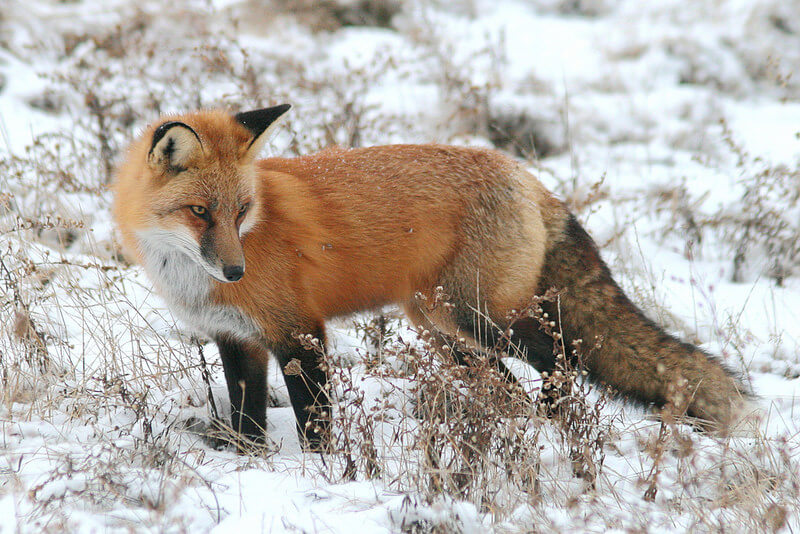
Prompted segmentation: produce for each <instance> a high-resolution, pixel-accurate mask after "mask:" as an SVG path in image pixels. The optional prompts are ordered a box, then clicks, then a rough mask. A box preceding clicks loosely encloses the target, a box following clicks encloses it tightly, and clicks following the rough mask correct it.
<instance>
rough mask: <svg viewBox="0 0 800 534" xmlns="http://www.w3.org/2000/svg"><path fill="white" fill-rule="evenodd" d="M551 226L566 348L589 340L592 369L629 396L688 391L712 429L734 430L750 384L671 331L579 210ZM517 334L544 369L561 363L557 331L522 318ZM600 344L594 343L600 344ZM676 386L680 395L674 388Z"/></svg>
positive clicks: (651, 399)
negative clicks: (633, 294) (626, 287)
mask: <svg viewBox="0 0 800 534" xmlns="http://www.w3.org/2000/svg"><path fill="white" fill-rule="evenodd" d="M562 224H563V226H562V227H561V228H551V229H549V231H550V235H549V238H550V239H549V244H548V250H547V253H546V258H545V265H544V269H543V273H542V278H541V281H540V285H539V294H544V293H545V292H546V291H547V290H549V289H551V288H555V289H556V290H558V291H559V292H560V294H559V297H558V302H557V303H555V302H549V303H545V304H544V305H543V308H544V309H545V311H548V312H549V316H550V318H552V319H553V320H555V321H557V323H560V324H557V326H556V331H558V328H559V327H560V331H561V333H562V335H563V339H564V342H565V347H566V352H567V354H568V355H569V354H570V353H571V347H572V342H573V341H574V340H578V339H581V340H583V343H582V348H583V349H584V350H583V352H584V354H583V356H582V361H581V364H582V365H583V367H584V368H585V369H586V370H587V371H588V372H589V376H590V377H591V378H593V379H595V380H597V381H599V382H600V383H603V384H606V385H608V386H611V387H612V388H614V389H615V390H616V391H617V392H619V394H620V395H622V396H623V397H625V398H627V399H631V400H635V401H639V402H641V403H643V404H646V405H651V404H652V405H655V406H657V407H661V406H664V405H665V404H666V403H668V402H670V401H675V400H676V399H674V398H671V397H673V396H674V392H675V391H676V390H675V388H676V384H679V381H680V380H681V379H684V380H685V381H686V382H684V383H683V387H682V388H681V387H680V386H678V387H679V389H678V390H677V392H678V393H679V394H682V395H685V399H686V401H685V404H684V406H686V413H687V415H689V416H691V417H694V418H697V420H698V421H699V425H700V426H701V427H703V428H707V429H722V430H724V429H726V428H728V427H729V426H730V425H731V424H733V423H734V422H735V419H736V418H737V417H738V416H739V413H738V412H739V411H740V408H741V407H742V406H743V403H744V400H745V399H746V398H747V397H748V393H747V391H746V388H745V387H744V386H743V385H742V384H741V383H740V382H739V381H737V380H736V379H735V378H734V377H733V376H732V374H731V372H729V371H728V370H727V369H726V368H725V367H724V366H723V365H722V364H720V363H719V362H718V361H716V360H715V359H714V358H713V357H711V356H710V355H708V354H707V353H705V352H703V351H702V350H700V349H698V348H697V347H695V346H694V345H691V344H689V343H685V342H682V341H680V340H679V339H677V338H675V337H673V336H671V335H669V334H667V333H666V332H664V331H663V330H662V329H661V328H660V327H659V326H658V325H656V324H655V323H654V322H653V321H651V320H650V319H648V318H647V317H645V316H644V314H643V313H642V312H641V311H640V310H639V309H638V308H637V307H636V306H635V305H634V304H633V303H632V302H631V301H630V300H629V299H628V298H627V297H626V296H625V294H624V293H623V292H622V290H621V289H620V288H619V286H618V285H617V284H616V282H614V280H613V279H612V278H611V273H610V271H609V269H608V267H607V266H606V265H605V263H604V262H603V260H602V259H601V257H600V253H599V252H598V250H597V247H596V246H595V244H594V242H593V241H592V239H591V237H589V235H588V234H587V233H586V231H584V229H583V228H582V227H581V225H580V224H579V223H578V221H577V220H576V219H575V217H574V216H573V215H572V214H569V215H568V217H566V218H565V219H564V220H563V222H562ZM514 331H515V337H516V338H517V341H519V342H520V344H521V345H522V346H523V347H525V348H527V350H528V355H529V359H530V360H531V363H532V364H534V366H536V367H537V368H538V369H539V370H540V371H542V370H551V369H552V368H553V367H554V365H555V361H554V357H553V338H552V337H550V336H548V335H547V334H545V333H544V332H543V331H541V330H540V328H539V322H538V321H537V320H535V319H524V320H522V321H518V322H517V323H515V324H514ZM595 346H596V348H593V347H595ZM670 391H672V392H673V394H672V395H671V394H670Z"/></svg>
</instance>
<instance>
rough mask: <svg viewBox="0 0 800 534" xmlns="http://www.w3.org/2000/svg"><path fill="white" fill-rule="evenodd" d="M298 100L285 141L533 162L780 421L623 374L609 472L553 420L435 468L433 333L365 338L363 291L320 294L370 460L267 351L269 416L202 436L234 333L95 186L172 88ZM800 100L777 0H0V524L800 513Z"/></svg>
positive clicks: (757, 525)
mask: <svg viewBox="0 0 800 534" xmlns="http://www.w3.org/2000/svg"><path fill="white" fill-rule="evenodd" d="M283 102H289V103H291V104H293V106H294V108H293V110H292V111H291V116H290V117H289V119H288V120H287V122H286V123H285V126H284V128H283V130H282V131H281V132H280V133H279V134H278V135H277V136H276V138H275V140H274V142H273V143H272V145H271V146H270V148H269V151H270V152H271V153H272V154H274V155H287V156H291V155H297V154H304V153H308V152H311V151H314V150H317V149H319V148H321V147H324V146H327V145H329V144H334V143H335V144H341V145H345V146H369V145H375V144H388V143H395V142H443V143H453V144H461V145H479V146H495V147H497V148H500V149H502V150H505V151H507V152H509V153H511V154H512V155H514V156H515V157H517V158H519V159H520V161H524V162H526V164H527V165H528V166H529V168H530V169H531V171H532V172H534V173H536V174H537V175H538V176H539V177H540V179H541V180H542V181H543V182H544V183H545V184H546V185H547V186H548V187H549V188H550V189H552V190H553V191H555V192H556V193H557V194H558V195H559V196H560V197H561V198H563V199H565V200H567V201H568V202H569V204H570V206H571V207H572V209H573V210H574V211H575V212H576V214H577V215H578V217H579V219H580V220H581V222H582V223H583V224H585V226H586V227H587V228H588V230H589V232H590V233H591V234H592V235H593V237H594V238H595V240H596V241H597V243H598V245H599V246H600V247H601V249H602V252H603V255H604V258H605V259H606V261H607V262H608V263H609V265H610V266H611V268H612V271H613V272H614V275H615V278H616V279H617V280H618V281H619V283H620V284H621V285H622V287H623V288H625V290H626V292H628V294H629V295H630V296H631V297H632V298H633V299H634V300H635V301H636V302H637V303H638V304H639V305H640V306H641V307H642V308H643V309H644V310H645V312H646V313H647V314H648V315H649V316H651V317H653V318H654V319H655V320H657V321H659V322H660V323H661V324H663V325H664V326H665V327H666V329H667V330H669V331H670V332H672V333H675V334H676V335H679V336H681V337H682V338H684V339H686V340H689V341H691V342H694V343H697V344H700V345H701V346H702V347H703V348H705V349H707V350H708V351H710V352H712V353H715V354H718V355H720V358H721V359H722V360H723V361H724V362H725V363H726V364H727V365H728V366H729V367H731V368H732V369H734V370H736V371H739V372H742V373H743V374H744V376H746V377H747V378H746V380H747V382H748V383H749V384H750V385H751V387H752V389H753V390H754V391H755V392H756V394H757V395H758V397H759V402H760V404H761V406H762V407H763V411H764V414H765V417H764V421H763V423H762V425H761V428H760V429H758V431H756V432H754V433H752V434H750V435H746V436H737V437H734V438H732V439H722V438H719V437H714V436H707V435H702V434H698V433H696V432H693V431H692V430H691V429H690V428H689V427H687V426H684V425H680V424H678V425H674V424H673V425H666V426H664V427H662V426H661V424H660V423H659V422H658V421H657V420H654V419H653V418H652V417H651V416H650V415H648V414H647V413H646V412H645V411H644V410H641V409H639V408H636V407H631V406H625V405H623V404H621V403H618V402H616V401H607V402H606V403H605V404H604V405H602V406H601V407H599V408H597V410H594V411H592V410H591V409H590V410H589V412H590V413H591V414H593V415H592V417H593V419H592V420H591V425H592V429H594V430H593V431H594V432H595V434H593V435H597V434H596V433H597V432H600V433H601V434H602V435H603V439H602V440H601V441H599V442H596V443H595V445H594V448H593V449H591V454H590V455H589V456H591V458H590V460H591V461H590V463H592V465H594V466H595V468H596V473H595V476H594V481H593V482H590V481H588V480H586V479H581V478H578V477H577V476H576V475H575V471H574V465H572V462H571V459H570V455H569V451H568V446H567V443H568V440H567V438H565V434H564V433H563V432H561V431H559V430H558V423H556V422H552V421H543V422H540V423H539V424H538V426H536V428H532V427H531V428H527V429H526V430H525V431H524V432H526V434H525V435H526V436H528V437H529V439H530V443H531V448H530V450H528V452H529V453H530V452H531V451H533V453H532V454H533V455H532V456H531V455H528V456H529V457H526V458H523V459H522V460H518V463H517V464H514V463H513V462H512V463H510V464H504V465H505V466H506V467H507V471H508V472H504V471H503V469H495V470H494V471H492V473H493V474H491V476H489V474H487V473H489V471H486V472H482V473H479V474H478V475H479V476H478V477H477V478H476V479H475V480H478V479H480V482H479V489H480V490H481V491H478V492H476V491H472V490H471V491H472V492H461V493H459V492H453V491H448V490H447V489H441V488H440V490H437V488H436V486H435V484H433V485H432V484H431V483H430V482H431V480H436V474H435V473H433V474H432V473H431V472H430V470H427V471H426V469H428V468H429V467H430V466H427V467H426V464H425V462H424V455H423V454H422V453H421V452H420V450H419V443H420V442H419V439H418V436H419V435H420V431H421V430H424V429H428V428H431V427H432V425H436V424H438V423H439V422H437V421H427V420H425V419H424V418H422V417H421V416H420V415H419V413H418V412H415V409H414V406H415V405H416V404H418V401H419V399H415V396H414V391H415V385H414V381H413V380H410V379H409V378H408V377H409V376H411V374H413V373H411V374H408V373H406V374H405V375H404V372H405V371H404V369H405V367H404V366H405V365H407V364H406V363H404V362H403V361H402V358H401V357H400V356H399V355H398V354H399V353H401V352H403V351H402V350H401V349H399V348H398V347H402V346H403V344H404V343H409V340H411V339H413V338H414V333H413V332H410V331H408V330H407V329H406V328H405V327H404V326H403V325H402V323H401V322H398V321H399V320H398V319H396V318H394V317H395V315H396V310H393V309H391V308H388V309H386V310H383V311H384V313H386V314H387V316H388V317H389V318H390V323H391V324H392V325H393V329H394V330H395V333H394V334H393V335H392V336H391V339H388V340H386V347H387V356H385V357H381V358H379V359H377V363H376V358H375V354H374V352H375V351H376V350H377V349H376V348H375V347H374V346H372V345H371V343H370V341H369V340H364V339H363V338H364V336H363V333H364V328H363V327H364V325H366V324H367V323H369V322H370V321H371V320H372V316H371V315H369V314H366V315H362V316H359V317H355V318H343V319H339V320H336V321H335V322H333V323H331V324H330V325H329V329H330V331H331V337H332V343H331V354H332V359H333V360H335V361H336V363H337V366H338V368H339V369H341V371H340V373H342V374H341V375H340V376H339V382H338V383H339V386H338V388H339V389H338V391H339V396H338V397H337V398H338V399H339V400H340V403H339V405H338V407H337V410H336V412H335V414H334V416H335V417H338V418H339V421H340V425H341V424H342V423H341V421H345V422H349V423H347V424H349V425H350V426H347V424H345V425H344V427H345V428H349V429H350V431H352V432H351V434H352V441H351V442H348V443H350V444H351V445H352V444H355V445H354V446H355V449H354V452H353V453H352V458H354V460H353V461H354V465H355V467H354V468H353V469H350V470H348V469H343V468H342V465H344V464H343V463H342V462H343V460H342V458H341V457H340V456H339V455H336V454H332V455H330V457H328V458H325V457H320V456H319V455H313V454H306V453H303V452H302V451H301V450H300V448H299V444H298V442H297V438H296V436H295V433H294V428H293V422H292V416H291V409H290V408H289V407H288V398H287V396H286V393H285V389H284V388H283V385H282V384H281V381H280V379H279V374H278V372H277V370H275V369H273V373H272V379H271V385H272V387H273V390H274V397H275V399H274V404H275V406H273V407H271V408H270V409H269V411H268V419H269V429H268V432H269V438H270V442H271V443H270V447H269V448H268V449H267V450H264V451H259V452H258V453H257V454H253V455H249V456H248V455H237V454H236V453H235V451H234V449H233V448H232V447H222V448H219V447H216V448H215V447H214V446H212V445H213V442H212V441H211V440H209V439H208V437H207V436H206V435H205V433H204V431H203V429H204V428H205V427H206V426H207V425H208V422H209V420H210V417H211V414H212V412H213V410H214V409H215V408H214V407H212V403H211V402H210V400H209V395H208V388H207V386H206V381H205V380H204V378H203V366H204V364H202V361H203V360H202V359H201V351H202V355H204V358H205V361H206V362H207V365H205V367H206V368H207V369H208V370H209V372H210V380H209V381H208V383H210V385H211V390H212V392H213V397H212V398H213V400H214V403H213V404H214V406H215V407H216V409H217V410H218V411H219V412H220V413H221V414H223V415H224V414H225V412H226V411H227V410H228V409H229V407H228V404H227V393H226V391H225V387H224V379H223V376H222V370H221V365H220V364H219V361H218V359H217V354H216V349H215V348H214V347H213V344H207V342H206V340H202V339H201V340H197V339H193V338H191V337H190V334H189V333H188V332H186V331H185V329H184V328H183V327H182V326H181V325H180V324H177V323H176V321H175V319H174V318H173V317H172V315H171V314H170V313H169V311H168V310H167V309H166V307H165V306H164V303H163V302H162V301H161V300H160V299H159V297H158V296H157V295H155V294H153V293H152V289H151V285H150V283H149V282H148V281H147V279H146V278H145V277H144V275H143V273H142V271H141V270H140V269H139V268H137V267H134V266H130V265H128V264H127V263H125V262H124V259H123V258H121V257H120V255H119V253H118V245H117V243H116V242H115V240H114V234H113V227H112V223H111V220H110V215H109V212H108V210H109V204H110V195H109V192H108V189H107V188H108V185H109V183H110V181H111V180H112V177H113V168H114V165H115V164H116V163H117V162H119V161H120V157H121V152H122V150H124V147H125V144H126V143H127V141H128V140H130V139H131V138H132V137H134V136H135V135H137V133H138V132H139V131H140V129H141V128H143V127H144V126H145V125H146V124H148V123H149V122H151V121H154V120H156V119H157V117H158V116H159V115H160V114H161V113H164V112H172V111H182V110H190V109H196V108H201V107H218V106H221V107H225V108H228V109H230V110H231V111H239V110H247V109H252V108H256V107H259V106H266V105H273V104H279V103H283ZM799 132H800V3H798V2H791V1H786V0H694V1H691V2H687V1H685V0H659V1H652V2H641V1H635V0H618V1H614V0H529V1H522V0H491V1H489V0H456V1H453V2H447V1H444V0H434V1H430V2H425V1H422V0H408V1H400V0H396V1H394V0H380V1H377V2H366V1H357V0H326V1H323V2H312V1H306V0H285V1H279V0H274V1H273V2H269V1H264V2H257V1H255V0H251V1H241V0H208V1H201V0H190V1H186V2H175V3H164V2H154V1H150V0H138V1H132V0H110V1H105V2H100V1H92V0H64V1H56V0H25V1H21V0H0V532H117V531H120V532H126V531H144V532H189V531H190V532H207V531H213V532H242V531H244V530H245V529H246V530H247V531H254V532H284V531H286V532H359V533H361V532H487V531H496V532H529V531H544V532H577V531H592V532H600V531H619V532H632V531H636V532H686V531H727V532H754V531H765V532H797V531H798V530H799V529H800V516H798V509H799V508H800V437H799V436H798V431H799V429H800V399H798V395H800V207H798V199H799V198H800V140H799V138H798V135H800V133H799ZM359 325H360V326H359ZM413 343H416V342H413ZM431 366H432V367H431V368H434V367H435V364H431ZM514 368H515V369H516V370H517V371H518V372H519V373H520V375H521V376H524V377H527V378H526V379H525V382H526V384H527V386H528V387H529V389H530V390H531V391H535V390H536V389H537V388H538V384H539V383H540V381H539V379H538V376H537V374H536V373H535V371H532V370H531V369H528V368H526V367H525V366H524V365H515V366H514ZM417 374H419V373H417ZM348 380H349V382H348ZM597 399H598V396H597V393H592V394H591V395H589V401H590V404H591V403H592V402H595V401H596V400H597ZM376 414H377V415H376ZM490 417H491V415H487V418H490ZM528 423H530V421H528ZM501 424H503V425H506V426H513V425H512V421H510V420H509V421H501ZM426 425H427V426H426ZM366 430H368V431H369V432H370V433H369V435H368V433H367V432H366ZM373 432H374V434H373ZM398 436H399V437H398ZM454 439H455V438H454ZM364 444H368V445H370V447H366V446H365V445H364ZM365 450H372V451H373V452H374V453H375V456H376V457H375V460H374V462H372V463H370V462H366V463H365V462H364V457H363V454H362V453H363V451H365ZM534 453H535V454H534ZM506 460H508V458H506ZM531 462H533V463H535V474H534V477H533V478H535V479H536V480H535V483H534V482H531V481H529V483H527V485H523V486H524V487H523V486H514V485H513V484H517V483H519V482H520V480H523V478H524V477H520V476H517V475H518V473H515V472H514V471H515V470H516V469H517V468H521V466H527V467H530V464H531ZM345 464H346V462H345ZM375 465H377V466H378V468H377V469H370V468H368V467H369V466H375ZM481 465H483V464H481ZM487 465H488V463H487ZM365 466H367V467H365ZM509 466H510V467H509ZM481 469H483V467H481ZM487 469H489V468H488V467H487ZM482 476H483V477H484V478H481V477H482ZM472 488H473V490H474V489H475V487H472ZM647 490H649V493H647ZM646 493H647V498H646Z"/></svg>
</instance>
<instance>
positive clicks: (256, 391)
mask: <svg viewBox="0 0 800 534" xmlns="http://www.w3.org/2000/svg"><path fill="white" fill-rule="evenodd" d="M216 341H217V347H219V354H220V358H221V359H222V367H223V369H224V371H225V382H226V383H227V385H228V395H229V396H230V400H231V428H232V429H233V430H235V431H237V432H239V433H240V434H242V435H243V436H244V437H245V438H247V439H248V440H250V441H252V442H255V443H263V442H264V431H265V429H266V426H267V361H268V360H267V358H268V355H267V353H266V351H264V350H262V349H259V348H257V347H255V346H254V345H252V344H248V343H244V342H241V341H238V340H234V339H231V338H227V337H220V338H218V339H217V340H216ZM241 448H242V447H240V449H241Z"/></svg>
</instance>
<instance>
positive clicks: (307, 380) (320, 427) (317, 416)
mask: <svg viewBox="0 0 800 534" xmlns="http://www.w3.org/2000/svg"><path fill="white" fill-rule="evenodd" d="M307 333H308V334H310V335H311V336H313V338H314V339H316V340H318V341H316V342H315V343H318V345H317V347H319V348H318V349H316V348H313V347H311V346H309V344H308V343H305V344H304V343H301V341H300V340H298V339H295V338H294V337H290V338H289V339H286V340H285V341H284V343H280V344H275V345H274V346H273V347H271V349H272V352H273V354H274V355H275V357H276V358H277V360H278V363H279V365H280V366H281V370H282V371H283V378H284V380H285V381H286V389H287V390H288V391H289V398H290V399H291V401H292V408H293V409H294V414H295V417H297V430H298V433H299V435H300V441H301V443H303V444H304V446H306V447H307V448H309V449H311V450H322V449H323V448H324V446H325V444H326V441H327V437H328V432H329V428H330V411H331V405H330V400H329V398H328V394H327V392H326V391H325V385H326V384H327V382H328V376H327V374H326V372H325V370H324V369H323V368H322V367H320V365H324V364H325V362H324V361H323V359H324V348H325V331H324V330H323V328H322V327H321V326H320V327H317V328H315V329H314V330H313V331H310V332H307Z"/></svg>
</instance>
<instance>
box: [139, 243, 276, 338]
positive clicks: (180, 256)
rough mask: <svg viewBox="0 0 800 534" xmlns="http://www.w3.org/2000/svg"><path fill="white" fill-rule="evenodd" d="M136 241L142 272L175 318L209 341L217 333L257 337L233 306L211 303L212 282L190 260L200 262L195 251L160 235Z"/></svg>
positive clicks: (251, 323)
mask: <svg viewBox="0 0 800 534" xmlns="http://www.w3.org/2000/svg"><path fill="white" fill-rule="evenodd" d="M139 238H140V240H141V243H142V251H143V253H144V260H145V265H144V267H145V270H146V271H147V274H148V275H149V276H150V278H151V279H152V280H153V282H154V283H155V284H156V286H157V288H158V290H159V294H160V295H161V297H162V298H163V299H164V300H165V301H166V302H167V305H168V306H169V309H170V311H172V313H174V314H175V316H176V317H178V319H180V320H181V321H182V322H184V323H186V324H187V325H188V326H189V327H190V328H191V329H192V330H195V331H197V332H199V333H202V334H205V335H206V336H208V337H212V338H213V337H216V336H218V335H221V334H227V335H230V336H233V337H236V338H239V339H254V338H255V339H257V338H259V337H260V329H259V328H258V325H256V323H255V322H254V321H253V320H251V319H250V318H248V317H247V316H246V315H244V314H243V313H242V312H241V311H239V310H238V309H237V308H236V307H234V306H226V305H219V304H216V303H214V302H212V301H211V299H210V297H211V287H212V284H214V283H215V282H214V281H213V279H212V278H211V276H209V274H208V273H207V272H206V271H205V270H204V269H203V268H202V267H201V266H200V265H199V264H198V263H197V261H196V260H195V259H194V258H195V256H196V257H197V259H200V254H199V250H198V251H197V253H196V254H195V253H194V252H195V251H193V250H184V249H185V248H186V244H185V241H184V242H183V243H181V245H182V246H178V247H176V246H175V243H170V242H169V241H170V239H169V238H167V239H164V235H163V234H160V233H155V232H148V233H141V234H139ZM200 261H202V259H200Z"/></svg>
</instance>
